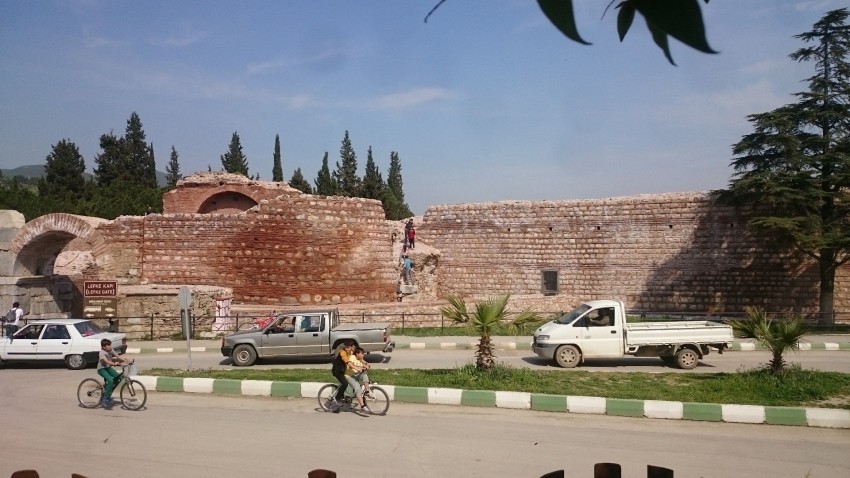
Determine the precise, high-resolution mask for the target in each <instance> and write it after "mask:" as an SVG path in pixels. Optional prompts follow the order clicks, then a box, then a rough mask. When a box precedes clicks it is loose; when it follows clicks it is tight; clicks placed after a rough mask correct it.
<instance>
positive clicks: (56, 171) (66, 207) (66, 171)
mask: <svg viewBox="0 0 850 478" xmlns="http://www.w3.org/2000/svg"><path fill="white" fill-rule="evenodd" d="M85 171H86V162H85V160H84V159H83V156H82V155H81V154H80V150H79V149H78V148H77V145H76V144H74V143H73V142H71V140H70V139H68V140H66V139H63V140H61V141H59V142H58V143H56V144H55V145H53V146H52V150H51V151H50V154H49V155H47V164H46V165H45V167H44V176H43V177H42V178H41V179H39V181H38V195H39V197H40V198H41V199H42V200H44V201H48V202H50V203H52V204H53V205H54V207H56V209H54V211H57V212H59V211H61V212H76V211H77V207H78V203H79V201H80V199H82V197H83V193H84V190H85V187H86V179H85V177H84V176H83V173H84V172H85Z"/></svg>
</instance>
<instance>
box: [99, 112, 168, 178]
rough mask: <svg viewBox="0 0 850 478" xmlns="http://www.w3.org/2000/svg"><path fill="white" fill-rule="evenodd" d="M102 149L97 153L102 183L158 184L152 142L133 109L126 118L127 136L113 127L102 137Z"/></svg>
mask: <svg viewBox="0 0 850 478" xmlns="http://www.w3.org/2000/svg"><path fill="white" fill-rule="evenodd" d="M100 149H101V152H100V153H99V154H98V155H97V156H96V157H95V160H94V161H95V164H97V168H95V175H96V176H97V182H98V184H99V185H102V186H105V185H109V184H112V183H115V182H118V183H122V184H128V185H140V186H144V187H149V188H156V187H157V183H156V160H155V159H154V155H153V146H150V145H148V143H147V142H146V141H145V130H144V128H143V126H142V120H141V119H140V118H139V115H138V114H137V113H136V112H135V111H134V112H133V113H131V114H130V118H129V119H127V127H126V129H125V132H124V136H122V137H120V138H119V137H118V136H116V135H115V134H114V133H113V132H112V131H110V132H109V133H108V134H104V135H101V137H100Z"/></svg>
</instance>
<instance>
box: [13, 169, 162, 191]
mask: <svg viewBox="0 0 850 478" xmlns="http://www.w3.org/2000/svg"><path fill="white" fill-rule="evenodd" d="M0 173H3V177H4V178H9V179H11V178H14V177H15V176H22V177H24V178H27V179H32V178H40V177H42V176H44V165H43V164H30V165H27V166H18V167H17V168H12V169H2V168H0ZM83 176H85V177H86V180H88V179H89V178H91V177H93V176H92V175H91V174H89V173H83ZM156 183H157V184H158V185H159V186H160V187H162V186H165V173H163V172H162V171H157V172H156Z"/></svg>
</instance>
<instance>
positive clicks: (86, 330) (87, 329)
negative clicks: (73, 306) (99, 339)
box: [74, 320, 103, 337]
mask: <svg viewBox="0 0 850 478" xmlns="http://www.w3.org/2000/svg"><path fill="white" fill-rule="evenodd" d="M74 327H75V328H76V329H77V332H79V333H80V335H82V336H83V337H88V336H90V335H97V334H102V333H103V330H101V329H100V327H98V326H97V325H95V324H94V322H91V321H89V320H87V321H85V322H77V323H76V324H74Z"/></svg>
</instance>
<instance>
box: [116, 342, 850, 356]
mask: <svg viewBox="0 0 850 478" xmlns="http://www.w3.org/2000/svg"><path fill="white" fill-rule="evenodd" d="M477 344H478V342H477V341H471V342H410V343H402V344H396V347H395V348H396V349H410V350H474V349H475V347H476V345H477ZM493 345H494V347H495V349H496V350H531V343H530V342H495V343H494V344H493ZM191 350H192V352H219V353H220V352H221V349H220V348H219V347H192V348H191ZM764 350H767V349H766V348H764V347H763V346H761V345H759V344H756V343H752V342H741V343H734V344H732V346H731V347H729V351H732V352H754V351H764ZM800 350H820V351H827V352H839V351H840V352H850V342H811V343H805V344H800ZM186 352H187V349H186V348H185V347H183V348H180V347H128V348H127V353H128V354H147V353H186Z"/></svg>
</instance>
